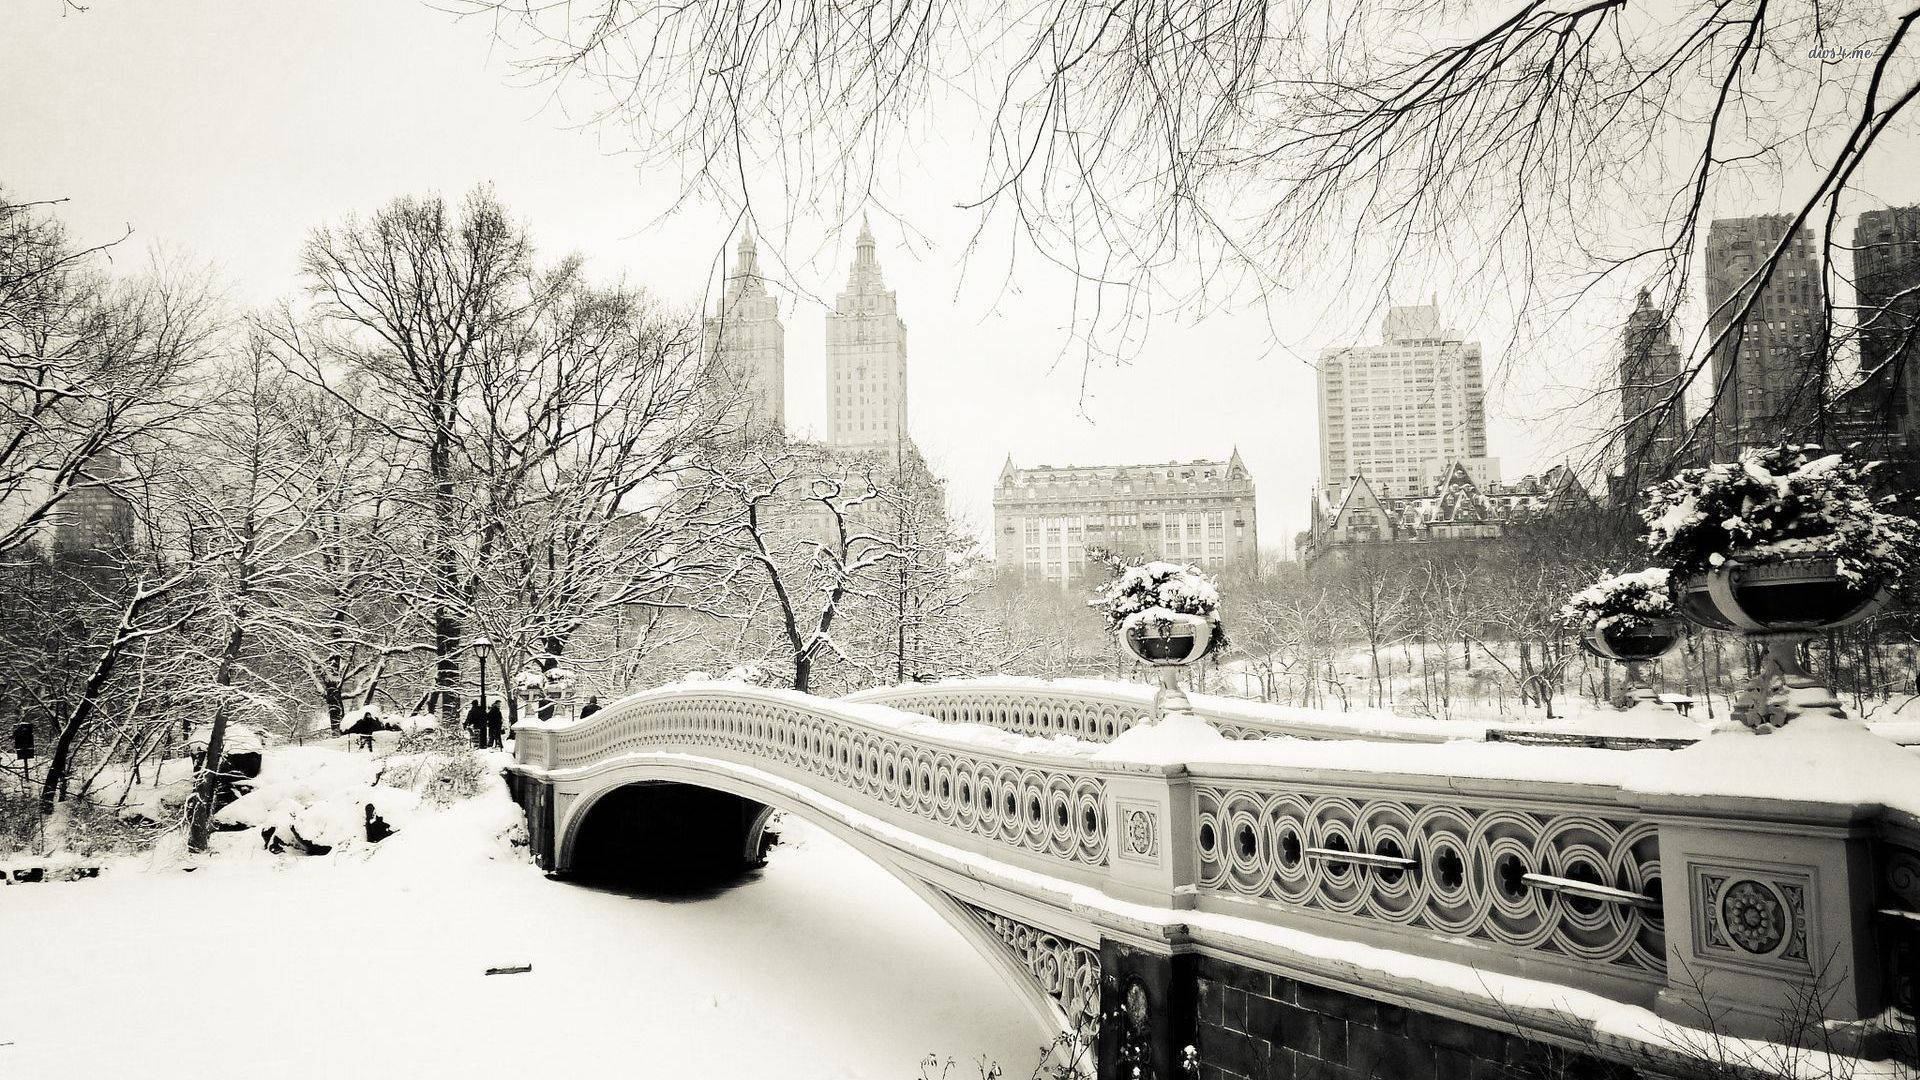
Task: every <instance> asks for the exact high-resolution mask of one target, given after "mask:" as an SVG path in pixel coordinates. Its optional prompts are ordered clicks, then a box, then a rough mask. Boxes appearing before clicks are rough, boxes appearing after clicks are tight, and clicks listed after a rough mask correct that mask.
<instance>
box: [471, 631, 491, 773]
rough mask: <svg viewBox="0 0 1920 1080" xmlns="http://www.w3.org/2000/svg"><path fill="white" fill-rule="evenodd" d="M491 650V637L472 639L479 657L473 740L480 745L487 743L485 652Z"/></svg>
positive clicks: (474, 649) (475, 653) (476, 654)
mask: <svg viewBox="0 0 1920 1080" xmlns="http://www.w3.org/2000/svg"><path fill="white" fill-rule="evenodd" d="M492 651H493V641H492V639H491V638H488V637H486V636H485V635H482V636H480V637H477V638H474V639H473V652H474V655H475V656H478V657H479V658H480V723H479V724H477V725H476V728H477V730H476V731H474V733H473V741H474V743H475V744H476V745H478V746H481V747H484V746H486V745H487V654H488V653H489V652H492Z"/></svg>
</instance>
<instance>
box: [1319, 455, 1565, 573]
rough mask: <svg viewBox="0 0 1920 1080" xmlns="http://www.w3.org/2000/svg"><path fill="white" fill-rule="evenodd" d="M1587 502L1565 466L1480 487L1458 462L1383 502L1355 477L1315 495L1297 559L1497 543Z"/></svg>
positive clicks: (1368, 481)
mask: <svg viewBox="0 0 1920 1080" xmlns="http://www.w3.org/2000/svg"><path fill="white" fill-rule="evenodd" d="M1590 502H1591V497H1590V496H1589V495H1588V494H1587V490H1586V488H1585V487H1583V486H1582V485H1581V484H1580V481H1579V478H1578V477H1576V476H1574V474H1573V471H1572V470H1570V469H1568V468H1567V467H1566V466H1564V465H1556V466H1554V467H1553V468H1551V469H1548V470H1547V471H1546V472H1543V473H1541V474H1539V475H1538V476H1523V477H1521V478H1519V479H1518V480H1515V481H1513V482H1512V483H1500V482H1494V483H1490V484H1488V485H1486V486H1485V487H1482V486H1481V485H1480V484H1478V483H1476V482H1475V481H1474V479H1473V476H1472V475H1471V474H1470V473H1469V471H1468V470H1467V467H1466V464H1465V463H1464V462H1455V463H1454V464H1453V465H1452V467H1450V468H1449V469H1447V471H1446V473H1445V474H1444V475H1443V476H1442V478H1441V480H1440V482H1439V483H1438V484H1436V485H1434V486H1433V487H1432V488H1431V489H1430V490H1428V491H1425V492H1422V493H1420V494H1417V495H1390V494H1387V493H1386V492H1384V491H1382V490H1381V489H1380V488H1378V487H1376V486H1375V485H1374V484H1373V482H1372V480H1371V479H1370V478H1369V477H1366V476H1355V477H1353V478H1351V479H1349V480H1348V481H1347V483H1346V484H1345V485H1344V486H1343V487H1342V488H1341V489H1340V491H1339V493H1338V494H1336V495H1335V496H1333V497H1332V498H1327V497H1325V496H1324V495H1322V494H1320V493H1315V495H1314V497H1313V500H1312V504H1311V506H1310V507H1309V524H1308V527H1307V531H1306V532H1305V533H1303V534H1302V535H1301V536H1300V539H1299V557H1300V561H1301V562H1307V563H1311V562H1314V561H1316V560H1318V559H1320V558H1323V557H1327V556H1334V557H1339V556H1341V555H1345V554H1348V553H1351V552H1353V551H1356V550H1364V549H1378V548H1380V547H1383V546H1384V547H1385V548H1386V549H1388V550H1396V549H1401V548H1405V547H1410V546H1414V545H1422V544H1436V543H1470V542H1484V541H1491V540H1498V539H1500V538H1501V537H1502V536H1504V535H1506V533H1507V531H1508V530H1509V529H1511V528H1512V527H1513V526H1515V525H1517V524H1521V523H1524V522H1528V521H1533V520H1536V519H1538V518H1541V517H1545V516H1548V515H1551V514H1555V513H1559V512H1563V511H1565V510H1568V509H1572V508H1575V507H1579V506H1585V505H1589V504H1590Z"/></svg>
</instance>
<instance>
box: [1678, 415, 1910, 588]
mask: <svg viewBox="0 0 1920 1080" xmlns="http://www.w3.org/2000/svg"><path fill="white" fill-rule="evenodd" d="M1873 467H1874V466H1873V464H1860V463H1857V462H1853V461H1849V460H1848V459H1847V458H1846V457H1845V456H1844V455H1842V454H1827V453H1823V452H1822V451H1821V449H1820V447H1818V446H1784V445H1783V446H1777V447H1773V448H1770V449H1762V448H1753V449H1749V450H1746V451H1744V452H1743V453H1742V454H1741V455H1740V460H1739V461H1738V462H1734V463H1724V462H1723V463H1721V464H1717V465H1709V466H1707V467H1705V468H1701V469H1686V470H1683V471H1682V472H1681V473H1680V474H1679V475H1678V476H1675V477H1674V478H1673V479H1671V480H1668V481H1666V482H1665V483H1662V484H1657V485H1655V486H1654V487H1651V488H1649V489H1647V502H1646V505H1645V506H1644V507H1642V508H1641V511H1640V516H1641V518H1642V520H1644V521H1645V522H1646V525H1647V534H1646V539H1647V545H1648V547H1649V548H1651V549H1652V551H1653V554H1654V556H1655V557H1656V558H1659V559H1660V560H1662V561H1663V562H1665V563H1666V564H1667V565H1668V566H1670V567H1671V568H1672V570H1673V573H1674V574H1675V575H1676V576H1678V577H1682V578H1684V577H1690V576H1693V575H1696V574H1702V573H1705V572H1707V571H1709V570H1712V569H1713V568H1714V567H1717V566H1719V565H1721V564H1722V563H1725V562H1726V561H1727V560H1728V559H1738V560H1740V561H1741V562H1746V563H1754V562H1778V561H1781V560H1785V559H1793V558H1806V557H1809V556H1813V557H1830V558H1832V559H1833V560H1834V561H1835V564H1836V566H1837V567H1838V570H1839V573H1840V575H1841V577H1843V578H1845V579H1847V580H1848V581H1850V582H1852V583H1853V584H1854V585H1855V586H1856V587H1858V588H1862V589H1878V588H1881V587H1883V586H1887V585H1892V584H1894V583H1896V582H1897V581H1898V580H1899V578H1900V576H1901V573H1902V572H1903V570H1904V569H1905V567H1906V566H1907V564H1908V563H1909V562H1910V561H1911V560H1912V558H1913V557H1914V555H1915V554H1916V553H1920V528H1916V526H1915V523H1914V522H1913V520H1912V519H1911V518H1908V517H1906V516H1903V515H1900V514H1895V513H1891V512H1889V511H1888V510H1886V509H1885V504H1886V502H1887V500H1876V499H1875V498H1874V497H1873V496H1872V495H1871V494H1870V493H1869V492H1868V489H1867V483H1868V477H1869V474H1870V473H1871V471H1872V469H1873Z"/></svg>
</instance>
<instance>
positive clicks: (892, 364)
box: [827, 221, 908, 453]
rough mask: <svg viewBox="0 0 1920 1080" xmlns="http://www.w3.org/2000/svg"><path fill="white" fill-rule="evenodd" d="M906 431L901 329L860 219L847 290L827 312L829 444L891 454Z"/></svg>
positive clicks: (903, 328) (904, 351) (904, 439)
mask: <svg viewBox="0 0 1920 1080" xmlns="http://www.w3.org/2000/svg"><path fill="white" fill-rule="evenodd" d="M907 431H908V429H907V324H906V323H904V322H902V321H901V319H900V311H899V305H898V304H897V303H896V302H895V300H894V296H893V292H892V291H891V290H889V289H888V288H887V287H886V282H885V281H884V280H883V279H882V278H881V276H880V262H879V260H878V258H876V256H875V254H874V241H873V230H871V229H869V228H868V227H867V223H866V222H865V221H862V222H861V223H860V236H859V239H858V241H857V242H856V243H855V248H854V258H853V267H852V269H851V270H850V271H849V272H848V274H847V287H846V288H845V289H842V290H841V291H840V295H839V297H838V298H837V300H836V301H835V303H834V309H833V311H831V312H829V313H828V314H827V442H829V443H830V444H832V445H834V446H844V447H879V448H883V449H888V450H893V451H895V452H896V453H897V452H901V451H902V450H903V448H904V447H905V445H906V443H907V441H908V434H907Z"/></svg>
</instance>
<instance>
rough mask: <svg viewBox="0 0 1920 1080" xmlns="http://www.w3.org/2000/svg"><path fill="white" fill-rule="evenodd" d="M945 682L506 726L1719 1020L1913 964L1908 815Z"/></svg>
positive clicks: (1915, 907)
mask: <svg viewBox="0 0 1920 1080" xmlns="http://www.w3.org/2000/svg"><path fill="white" fill-rule="evenodd" d="M914 689H915V691H916V692H918V691H919V689H920V688H914ZM939 690H940V688H939V687H937V686H936V687H931V688H927V691H928V692H929V693H930V694H934V695H936V696H934V697H929V698H922V699H916V698H915V697H913V696H912V695H909V694H899V695H894V696H893V697H892V700H894V701H895V702H898V703H899V706H900V707H888V706H882V705H879V704H876V703H875V701H874V698H876V697H878V696H879V695H876V694H863V695H858V696H857V697H856V698H855V699H843V700H831V699H821V698H814V697H810V696H807V695H803V694H796V693H792V692H787V691H775V690H765V689H761V688H757V687H750V686H746V685H744V684H687V685H680V686H670V687H664V688H661V689H659V690H654V691H648V692H645V693H642V694H638V695H635V696H633V697H630V698H627V699H625V700H623V701H621V702H617V703H615V704H613V705H611V706H609V707H608V708H606V709H604V710H602V711H601V712H600V713H598V714H596V715H595V716H593V717H591V718H589V719H587V720H584V721H575V722H571V723H564V724H538V723H535V724H522V725H519V726H518V727H516V729H515V736H516V751H515V752H516V756H517V759H518V766H517V769H518V771H520V772H521V773H522V774H523V775H525V776H527V777H531V778H534V779H537V780H539V781H542V782H544V783H547V784H552V785H558V786H559V787H560V788H567V789H569V790H574V791H584V790H587V789H589V788H591V787H592V785H593V780H592V777H593V775H594V774H596V773H597V772H599V771H602V770H606V769H609V768H613V767H615V766H618V765H619V764H620V763H622V762H628V761H641V760H645V759H648V758H649V757H650V756H653V757H669V758H679V757H685V756H689V755H691V756H694V757H703V758H711V759H717V760H721V761H726V762H730V763H733V764H734V765H735V766H736V767H738V768H741V769H748V770H757V771H759V772H762V773H765V774H767V776H768V778H769V780H768V782H769V783H786V784H790V785H794V786H796V787H798V788H801V789H805V790H806V791H809V792H812V793H815V794H817V795H818V796H820V797H823V798H825V799H829V800H833V801H834V802H837V803H839V804H843V805H846V806H849V807H852V808H853V809H856V810H859V811H862V812H866V813H869V814H871V815H873V816H874V817H876V818H878V819H879V820H881V821H884V822H887V823H889V824H891V825H894V826H897V827H900V828H904V829H906V830H909V831H910V832H912V833H914V834H916V835H919V836H924V837H927V838H929V839H933V840H937V841H941V842H944V843H947V844H950V845H954V846H958V847H961V848H966V849H971V850H973V851H975V852H978V853H981V854H984V855H987V856H989V857H993V858H998V859H1000V860H1002V861H1004V862H1006V863H1010V864H1012V865H1015V866H1018V867H1022V868H1025V869H1027V870H1038V871H1040V872H1043V873H1046V874H1048V875H1051V876H1052V877H1054V878H1057V879H1062V880H1065V881H1070V882H1073V883H1077V884H1084V885H1091V886H1093V887H1094V888H1096V889H1098V890H1099V891H1100V892H1102V893H1104V894H1105V895H1107V896H1108V897H1111V898H1112V899H1114V900H1115V901H1120V902H1123V903H1133V904H1145V905H1150V906H1152V907H1154V908H1158V909H1161V910H1166V911H1170V912H1181V911H1197V912H1199V913H1202V914H1211V915H1222V916H1233V917H1237V918H1239V919H1244V920H1248V921H1250V922H1251V923H1254V924H1268V925H1272V926H1276V927H1281V928H1286V929H1290V930H1301V931H1307V932H1309V933H1311V934H1314V935H1319V936H1320V937H1321V938H1323V939H1330V940H1345V941H1347V942H1351V943H1355V944H1358V945H1365V946H1374V947H1378V948H1384V949H1389V950H1393V951H1394V952H1396V953H1400V954H1409V955H1415V956H1426V957H1432V958H1436V959H1440V960H1447V961H1452V962H1455V963H1457V964H1460V965H1464V966H1465V967H1466V968H1476V969H1482V970H1489V971H1498V972H1503V973H1507V974H1512V975H1519V976H1523V977H1531V978H1538V979H1542V980H1546V981H1548V982H1552V983H1557V984H1561V985H1566V986H1573V987H1578V988H1582V989H1585V990H1589V991H1593V992H1597V993H1602V994H1605V995H1606V996H1608V997H1610V998H1612V999H1615V1000H1621V1001H1626V1002H1630V1003H1633V1004H1639V1005H1646V1006H1650V1007H1655V1008H1658V1009H1660V1010H1662V1011H1663V1012H1665V1013H1667V1014H1669V1015H1672V1016H1673V1017H1674V1018H1675V1019H1680V1020H1682V1021H1689V1020H1690V1021H1691V1022H1695V1023H1697V1022H1698V1017H1689V1015H1688V1010H1689V1009H1691V1008H1694V1007H1697V1005H1698V1004H1699V1003H1698V1001H1697V1000H1696V997H1697V989H1698V988H1697V986H1696V985H1694V980H1697V979H1699V978H1701V976H1702V975H1703V974H1704V975H1706V976H1707V977H1708V978H1710V979H1711V981H1712V983H1713V985H1714V988H1715V995H1716V996H1715V1005H1716V1007H1718V1008H1720V1009H1722V1011H1723V1013H1726V1014H1728V1015H1732V1016H1734V1017H1735V1019H1736V1021H1737V1022H1736V1023H1735V1025H1734V1026H1735V1027H1745V1028H1747V1029H1749V1030H1756V1031H1757V1030H1761V1029H1763V1028H1765V1027H1766V1026H1767V1025H1768V1024H1770V1023H1772V1022H1774V1013H1775V1011H1776V1010H1777V1009H1778V1008H1779V1007H1780V995H1781V988H1782V987H1783V986H1817V987H1818V990H1819V993H1820V995H1821V996H1822V997H1823V998H1824V999H1825V1000H1826V1001H1827V1002H1828V1009H1829V1014H1828V1015H1829V1016H1831V1017H1835V1018H1840V1019H1858V1018H1860V1017H1865V1016H1871V1015H1873V1014H1874V1013H1875V1012H1876V1011H1878V1010H1880V1009H1882V1008H1885V1007H1886V1006H1887V1005H1888V1004H1892V1003H1895V1001H1894V999H1895V998H1896V997H1897V995H1898V993H1899V990H1898V986H1899V985H1902V984H1901V983H1900V982H1899V980H1898V979H1897V978H1896V977H1895V976H1894V974H1893V973H1891V972H1890V969H1889V965H1890V964H1896V963H1900V961H1895V960H1890V959H1889V958H1888V957H1889V956H1890V955H1892V954H1891V953H1890V952H1888V950H1889V949H1890V948H1892V946H1894V945H1899V947H1900V948H1905V949H1909V950H1910V949H1911V948H1912V933H1911V926H1912V924H1913V923H1914V922H1915V921H1920V916H1915V915H1914V914H1913V913H1914V912H1920V884H1916V882H1920V839H1917V838H1920V827H1915V826H1914V825H1913V824H1912V823H1911V822H1909V823H1907V824H1905V825H1901V826H1900V827H1899V829H1904V830H1905V831H1899V829H1896V830H1894V831H1892V832H1889V831H1888V829H1889V826H1887V825H1886V824H1885V821H1886V820H1888V815H1887V814H1886V813H1884V812H1883V811H1882V809H1881V808H1880V807H1878V806H1872V805H1851V804H1844V803H1829V802H1804V801H1789V800H1781V799H1761V798H1750V797H1748V798H1738V799H1727V798H1708V797H1701V796H1696V795H1680V794H1661V793H1659V792H1658V791H1654V792H1649V791H1645V790H1636V778H1637V777H1638V776H1639V775H1640V774H1641V773H1643V772H1644V771H1645V770H1648V769H1651V768H1656V767H1658V766H1659V765H1660V764H1661V763H1663V762H1666V761H1669V760H1679V759H1678V758H1676V757H1675V756H1674V755H1673V754H1671V753H1670V752H1668V751H1661V750H1644V751H1625V752H1623V751H1613V750H1599V749H1587V748H1578V747H1535V746H1523V745H1513V744H1506V743H1475V742H1468V741H1459V742H1452V743H1446V744H1424V743H1405V742H1402V743H1392V742H1382V741H1365V740H1360V739H1344V740H1322V741H1313V742H1307V741H1300V740H1294V739H1286V740H1253V741H1219V740H1215V741H1213V742H1211V743H1207V742H1205V741H1201V742H1197V743H1195V744H1194V748H1193V752H1192V753H1190V754H1184V755H1182V754H1169V753H1168V752H1167V751H1166V749H1165V747H1164V746H1162V747H1161V748H1160V749H1158V750H1156V751H1154V752H1151V753H1145V754H1139V753H1134V752H1130V751H1129V750H1128V745H1129V741H1128V740H1121V741H1120V742H1119V743H1118V744H1116V745H1111V746H1109V745H1102V744H1101V743H1096V742H1092V741H1089V740H1088V738H1087V732H1086V730H1085V729H1086V728H1087V726H1088V725H1097V733H1098V734H1099V735H1100V736H1105V734H1106V731H1107V728H1106V725H1107V724H1109V723H1111V724H1113V725H1114V730H1115V731H1121V730H1124V729H1123V728H1121V727H1120V726H1119V725H1121V724H1122V723H1135V722H1137V721H1138V718H1139V715H1140V714H1139V712H1138V711H1137V710H1138V709H1139V708H1140V705H1139V703H1138V702H1134V701H1129V700H1128V699H1127V698H1126V697H1125V696H1124V695H1117V694H1100V693H1089V694H1088V695H1087V696H1086V698H1085V699H1084V700H1082V701H1080V702H1079V703H1078V704H1077V706H1073V705H1072V703H1063V702H1061V701H1059V700H1058V699H1059V697H1060V696H1062V695H1065V694H1066V693H1067V692H1066V691H1065V690H1064V689H1059V688H1057V687H1056V688H1053V689H1051V690H1049V693H1048V694H1047V695H1040V694H1027V695H1026V696H1025V697H1024V698H1022V699H1020V701H1018V702H1016V701H1015V700H1014V699H1013V698H1012V697H1009V698H1008V700H1006V701H1005V702H1002V703H993V702H992V700H991V699H988V700H987V701H985V702H983V701H981V700H978V699H977V698H976V699H973V700H971V701H970V703H968V704H967V705H966V706H965V711H962V712H951V713H949V715H948V717H947V718H945V719H936V718H934V716H937V713H935V714H934V715H932V716H923V715H916V714H914V713H910V712H906V711H903V708H904V707H910V706H912V705H914V704H916V703H918V704H924V705H926V706H927V707H928V708H929V709H932V708H933V704H932V703H934V702H937V701H938V700H939V698H938V697H937V694H938V692H939ZM1022 709H1031V710H1032V711H1031V712H1022V711H1020V710H1022ZM1129 709H1131V710H1136V711H1133V712H1129V711H1128V710H1129ZM1029 716H1031V717H1036V718H1037V717H1042V716H1045V717H1049V719H1047V720H1045V721H1044V723H1047V724H1057V723H1058V722H1059V719H1058V718H1059V717H1063V716H1064V717H1066V718H1067V720H1068V724H1069V730H1068V731H1067V732H1066V733H1065V734H1067V735H1073V734H1074V732H1073V731H1072V730H1071V724H1072V720H1073V718H1075V717H1077V718H1078V719H1079V722H1080V724H1081V725H1082V729H1083V730H1082V732H1081V737H1080V738H1078V739H1074V738H1053V737H1043V738H1036V737H1034V734H1031V733H1032V732H1035V730H1036V729H1035V728H1033V727H1026V726H1022V725H1025V724H1028V723H1029V721H1028V719H1026V718H1027V717H1029ZM1031 722H1032V723H1033V724H1039V723H1042V721H1041V720H1038V719H1035V720H1033V721H1031ZM1143 734H1144V733H1143ZM555 813H556V821H555V827H556V828H557V829H560V830H562V831H564V830H565V829H566V827H567V825H566V817H565V815H566V811H565V810H564V809H560V810H556V811H555ZM1877 911H1879V912H1891V913H1892V914H1890V915H1879V916H1876V914H1875V913H1876V912H1877ZM1883 923H1884V924H1885V925H1882V924H1883ZM1902 935H1906V936H1904V937H1903V936H1902ZM1902 942H1905V943H1907V944H1904V945H1902V944H1900V943H1902ZM1902 955H1906V954H1902ZM1904 962H1905V963H1909V964H1910V963H1911V960H1910V959H1909V960H1907V961H1904ZM1908 978H1909V980H1910V978H1911V977H1910V976H1908ZM1908 993H1909V994H1910V990H1909V991H1908ZM1908 1007H1909V1008H1910V1007H1911V1004H1910V1003H1909V1004H1908Z"/></svg>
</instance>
